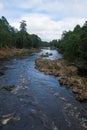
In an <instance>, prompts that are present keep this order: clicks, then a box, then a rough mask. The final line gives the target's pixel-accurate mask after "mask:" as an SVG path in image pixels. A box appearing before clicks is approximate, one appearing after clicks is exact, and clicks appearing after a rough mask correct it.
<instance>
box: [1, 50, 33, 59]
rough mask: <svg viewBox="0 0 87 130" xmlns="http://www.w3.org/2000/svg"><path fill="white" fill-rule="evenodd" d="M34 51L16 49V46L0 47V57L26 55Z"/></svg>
mask: <svg viewBox="0 0 87 130" xmlns="http://www.w3.org/2000/svg"><path fill="white" fill-rule="evenodd" d="M33 52H34V50H33V49H17V48H2V49H0V59H2V58H10V57H16V56H17V57H21V56H27V55H30V54H32V53H33Z"/></svg>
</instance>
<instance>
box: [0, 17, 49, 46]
mask: <svg viewBox="0 0 87 130" xmlns="http://www.w3.org/2000/svg"><path fill="white" fill-rule="evenodd" d="M47 44H48V43H47V42H43V41H42V40H41V38H40V37H38V36H37V35H35V34H29V33H28V32H27V24H26V21H25V20H22V21H21V22H20V30H18V29H16V28H14V27H12V26H11V25H10V24H9V22H8V21H7V19H6V18H5V17H4V16H2V17H1V18H0V48H6V47H9V48H12V47H15V48H31V47H33V48H38V47H40V46H43V45H47Z"/></svg>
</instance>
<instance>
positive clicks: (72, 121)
mask: <svg viewBox="0 0 87 130" xmlns="http://www.w3.org/2000/svg"><path fill="white" fill-rule="evenodd" d="M46 52H48V53H52V54H53V55H52V56H49V59H51V60H53V59H57V58H58V59H59V58H62V56H61V54H59V53H58V52H57V51H56V50H50V49H49V48H48V49H42V51H41V52H40V53H36V54H34V55H32V56H28V57H25V58H20V59H18V58H16V59H11V60H10V61H6V62H3V63H1V64H0V66H1V67H3V69H4V75H2V76H0V130H86V129H87V102H83V103H82V102H79V101H77V100H76V99H75V95H74V94H73V93H72V91H71V89H66V87H64V86H60V84H59V82H58V77H54V76H51V75H45V74H44V73H43V72H40V71H39V70H37V69H36V68H35V59H36V58H38V57H40V55H41V54H43V53H46ZM9 85H15V87H14V88H13V89H12V91H7V90H5V89H2V88H3V86H9Z"/></svg>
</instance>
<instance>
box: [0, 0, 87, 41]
mask: <svg viewBox="0 0 87 130" xmlns="http://www.w3.org/2000/svg"><path fill="white" fill-rule="evenodd" d="M0 2H2V4H1V5H0V8H1V9H2V8H3V5H4V10H2V11H0V15H4V16H6V18H7V20H8V21H9V19H10V23H11V25H13V26H15V27H16V28H19V25H20V21H21V20H23V19H24V20H26V21H27V25H28V26H27V28H28V32H29V33H35V34H37V35H39V36H40V37H41V38H42V39H43V40H48V41H49V40H52V39H58V38H60V36H61V34H62V32H63V31H64V30H67V31H68V30H72V29H73V28H74V27H75V26H76V25H77V24H80V25H82V24H84V22H85V21H86V18H87V7H86V6H87V0H83V1H82V0H14V1H13V2H12V4H11V5H10V2H11V0H8V1H6V0H0Z"/></svg>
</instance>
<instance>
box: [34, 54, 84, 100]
mask: <svg viewBox="0 0 87 130" xmlns="http://www.w3.org/2000/svg"><path fill="white" fill-rule="evenodd" d="M47 55H48V53H47ZM35 64H36V67H37V69H39V70H40V71H42V72H44V73H45V74H50V75H54V76H60V77H61V78H60V79H59V83H60V85H65V86H66V87H70V86H72V91H73V92H74V93H76V94H77V96H76V98H77V99H78V100H81V101H83V100H87V93H86V91H87V87H86V86H87V84H84V83H87V78H85V79H84V82H83V79H82V77H80V76H79V75H78V74H77V67H76V66H74V65H73V64H70V65H69V64H67V62H66V61H65V60H64V59H62V60H61V59H59V60H49V59H43V58H38V59H36V61H35Z"/></svg>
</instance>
